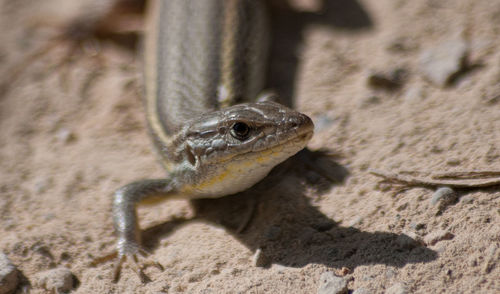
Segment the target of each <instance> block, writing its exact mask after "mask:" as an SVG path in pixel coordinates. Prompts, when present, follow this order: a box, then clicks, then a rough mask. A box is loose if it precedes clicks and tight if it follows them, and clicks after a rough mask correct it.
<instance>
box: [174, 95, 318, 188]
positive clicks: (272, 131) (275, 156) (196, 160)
mask: <svg viewBox="0 0 500 294" xmlns="http://www.w3.org/2000/svg"><path fill="white" fill-rule="evenodd" d="M313 129H314V125H313V122H312V120H311V119H310V118H309V117H308V116H307V115H305V114H302V113H300V112H297V111H295V110H292V109H290V108H287V107H285V106H283V105H280V104H278V103H274V102H257V103H247V104H239V105H235V106H232V107H228V108H224V109H221V110H218V111H214V112H209V113H205V114H203V115H202V116H200V117H199V118H196V119H194V120H192V121H190V122H188V123H187V124H186V125H184V127H183V128H182V132H181V134H182V135H181V137H182V138H183V139H182V140H183V142H182V144H177V148H176V151H175V152H176V154H179V155H181V156H182V158H183V164H182V165H181V166H182V168H181V170H180V171H181V172H184V173H185V176H186V177H188V178H189V179H188V180H190V184H189V185H186V187H187V188H186V189H187V190H185V194H192V195H193V197H221V196H225V195H228V194H233V193H237V192H240V191H242V190H245V189H247V188H249V187H250V186H253V185H254V184H255V183H257V182H258V181H260V180H261V179H262V178H264V177H265V176H266V175H267V174H268V173H269V171H271V169H272V168H273V167H274V166H275V165H277V164H279V163H281V162H283V161H284V160H286V159H287V158H289V157H290V156H292V155H294V154H295V153H297V152H299V151H300V150H302V149H303V148H304V147H305V146H306V144H307V143H308V142H309V140H310V139H311V137H312V135H313ZM188 190H189V191H188Z"/></svg>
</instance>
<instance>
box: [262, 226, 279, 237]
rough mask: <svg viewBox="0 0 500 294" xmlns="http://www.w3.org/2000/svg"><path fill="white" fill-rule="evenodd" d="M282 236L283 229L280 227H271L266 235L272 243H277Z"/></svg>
mask: <svg viewBox="0 0 500 294" xmlns="http://www.w3.org/2000/svg"><path fill="white" fill-rule="evenodd" d="M280 235H281V228H280V227H278V226H270V227H269V229H267V232H266V233H265V235H264V236H265V237H266V239H267V240H270V241H275V240H278V238H279V237H280Z"/></svg>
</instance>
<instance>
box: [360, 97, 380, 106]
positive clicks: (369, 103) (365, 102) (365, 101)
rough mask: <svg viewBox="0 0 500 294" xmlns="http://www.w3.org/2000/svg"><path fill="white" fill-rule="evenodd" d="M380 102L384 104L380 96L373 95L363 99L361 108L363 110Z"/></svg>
mask: <svg viewBox="0 0 500 294" xmlns="http://www.w3.org/2000/svg"><path fill="white" fill-rule="evenodd" d="M380 102H382V99H381V98H380V97H379V96H376V95H371V96H367V97H365V98H363V99H361V101H360V103H359V106H360V107H361V108H367V107H369V106H372V105H376V104H380Z"/></svg>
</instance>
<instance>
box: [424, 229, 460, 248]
mask: <svg viewBox="0 0 500 294" xmlns="http://www.w3.org/2000/svg"><path fill="white" fill-rule="evenodd" d="M454 237H455V235H453V234H452V233H450V232H448V231H446V230H438V231H434V232H431V233H429V234H428V235H427V236H425V237H424V243H425V244H427V245H434V244H436V243H437V242H439V241H443V240H451V239H453V238H454Z"/></svg>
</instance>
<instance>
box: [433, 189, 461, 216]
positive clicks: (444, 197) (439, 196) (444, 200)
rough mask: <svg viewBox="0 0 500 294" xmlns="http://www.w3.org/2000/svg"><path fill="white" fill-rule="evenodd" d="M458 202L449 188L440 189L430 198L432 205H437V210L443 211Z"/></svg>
mask: <svg viewBox="0 0 500 294" xmlns="http://www.w3.org/2000/svg"><path fill="white" fill-rule="evenodd" d="M457 200H458V196H457V193H456V192H455V191H454V190H453V189H452V188H450V187H440V188H438V189H437V190H436V192H434V194H433V195H432V198H431V204H432V205H434V206H435V205H436V204H439V205H438V209H439V210H440V211H443V210H445V209H446V207H448V206H450V205H452V204H455V203H456V202H457Z"/></svg>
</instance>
